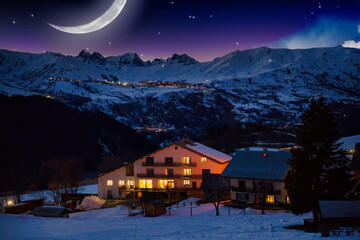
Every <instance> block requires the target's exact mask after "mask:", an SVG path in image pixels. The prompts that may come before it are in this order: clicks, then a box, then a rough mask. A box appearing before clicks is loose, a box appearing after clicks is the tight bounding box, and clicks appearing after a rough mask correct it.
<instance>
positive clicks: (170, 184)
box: [159, 179, 175, 188]
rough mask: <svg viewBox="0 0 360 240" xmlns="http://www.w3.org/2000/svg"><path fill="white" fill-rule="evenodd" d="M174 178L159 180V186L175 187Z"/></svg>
mask: <svg viewBox="0 0 360 240" xmlns="http://www.w3.org/2000/svg"><path fill="white" fill-rule="evenodd" d="M174 186H175V184H174V180H162V179H161V180H159V188H174Z"/></svg>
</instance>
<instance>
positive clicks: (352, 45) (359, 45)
mask: <svg viewBox="0 0 360 240" xmlns="http://www.w3.org/2000/svg"><path fill="white" fill-rule="evenodd" d="M342 46H343V47H347V48H359V49H360V41H359V42H355V41H354V40H350V41H345V42H344V44H343V45H342Z"/></svg>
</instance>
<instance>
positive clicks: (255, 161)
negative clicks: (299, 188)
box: [221, 151, 291, 180]
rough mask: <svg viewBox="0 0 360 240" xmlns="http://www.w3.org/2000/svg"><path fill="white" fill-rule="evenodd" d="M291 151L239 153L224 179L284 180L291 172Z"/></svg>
mask: <svg viewBox="0 0 360 240" xmlns="http://www.w3.org/2000/svg"><path fill="white" fill-rule="evenodd" d="M290 158H291V153H290V152H289V151H277V152H267V151H237V152H236V154H235V156H234V158H233V159H232V160H231V161H230V163H229V165H227V167H226V168H225V170H224V172H223V173H222V174H221V176H223V177H235V178H248V179H271V180H282V179H283V178H284V176H285V174H286V172H287V171H288V170H289V168H290V166H289V165H288V163H287V161H288V160H289V159H290Z"/></svg>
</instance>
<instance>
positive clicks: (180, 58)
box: [167, 53, 198, 65]
mask: <svg viewBox="0 0 360 240" xmlns="http://www.w3.org/2000/svg"><path fill="white" fill-rule="evenodd" d="M167 61H168V62H170V63H181V64H184V65H191V64H195V63H198V62H197V61H196V60H195V59H193V58H192V57H189V56H188V55H187V54H181V55H179V54H177V53H175V54H174V55H172V57H171V58H168V59H167Z"/></svg>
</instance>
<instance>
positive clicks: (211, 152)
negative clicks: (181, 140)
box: [185, 142, 232, 163]
mask: <svg viewBox="0 0 360 240" xmlns="http://www.w3.org/2000/svg"><path fill="white" fill-rule="evenodd" d="M185 146H186V147H187V148H190V149H192V150H194V151H196V152H199V153H201V154H203V155H205V156H208V157H211V158H214V159H215V160H217V161H219V162H221V163H225V162H228V161H230V160H231V159H232V157H231V156H229V155H227V154H225V153H222V152H220V151H218V150H215V149H213V148H210V147H208V146H205V145H203V144H201V143H198V142H194V143H192V144H186V145H185Z"/></svg>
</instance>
